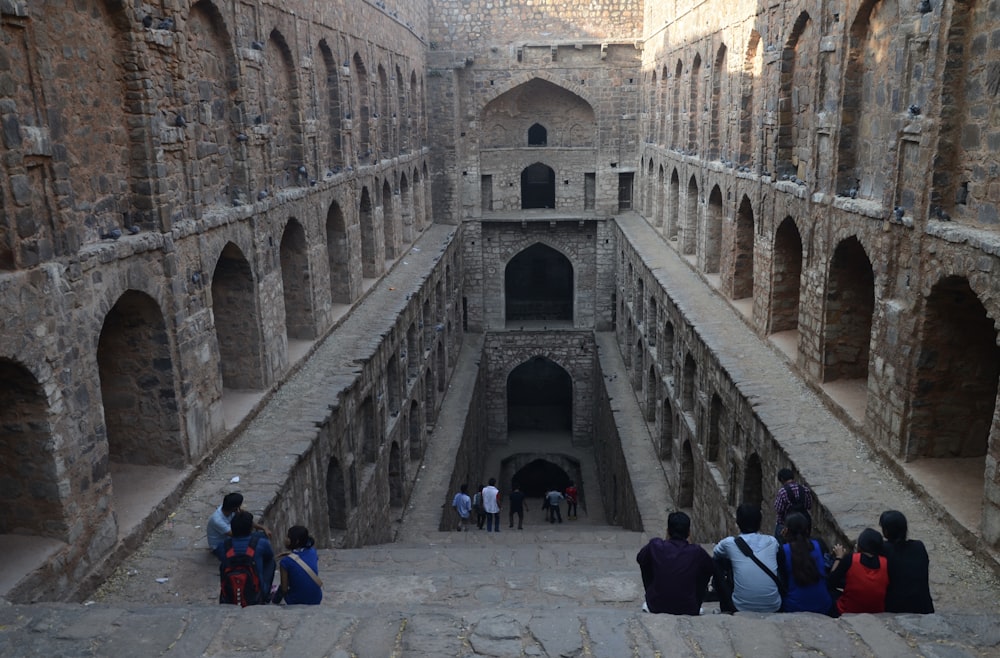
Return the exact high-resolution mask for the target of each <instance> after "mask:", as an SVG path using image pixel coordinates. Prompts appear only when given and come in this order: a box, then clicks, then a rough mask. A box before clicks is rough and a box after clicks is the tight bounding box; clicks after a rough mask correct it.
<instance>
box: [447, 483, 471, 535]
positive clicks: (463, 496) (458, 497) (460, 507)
mask: <svg viewBox="0 0 1000 658" xmlns="http://www.w3.org/2000/svg"><path fill="white" fill-rule="evenodd" d="M451 506H452V507H454V508H455V513H456V514H458V527H457V528H455V529H456V530H458V531H459V532H462V531H463V530H468V529H469V517H470V515H471V514H472V499H471V498H469V485H467V484H463V485H462V486H461V487H459V490H458V493H456V494H455V497H454V498H452V499H451Z"/></svg>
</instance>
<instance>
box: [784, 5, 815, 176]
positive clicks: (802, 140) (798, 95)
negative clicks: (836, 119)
mask: <svg viewBox="0 0 1000 658" xmlns="http://www.w3.org/2000/svg"><path fill="white" fill-rule="evenodd" d="M813 32H814V30H813V22H812V20H811V19H810V18H809V14H808V13H807V12H804V11H803V12H802V13H800V14H799V16H798V18H796V20H795V24H794V26H793V27H792V33H791V34H790V35H789V37H788V41H787V42H786V43H785V48H784V52H783V53H782V59H781V61H782V66H781V72H780V74H779V84H778V88H779V91H778V108H779V110H778V138H777V147H778V152H777V161H776V163H775V172H776V173H777V174H778V175H780V176H796V177H798V178H805V177H806V176H808V175H810V167H809V166H808V164H809V160H810V154H809V144H808V137H809V135H810V134H811V126H812V115H813V107H812V105H813V99H812V94H811V93H810V90H811V87H812V84H813V79H814V78H813V76H814V75H815V72H816V68H817V62H816V60H815V58H814V56H813V52H814V48H815V43H816V41H817V37H816V36H815V35H814V34H813Z"/></svg>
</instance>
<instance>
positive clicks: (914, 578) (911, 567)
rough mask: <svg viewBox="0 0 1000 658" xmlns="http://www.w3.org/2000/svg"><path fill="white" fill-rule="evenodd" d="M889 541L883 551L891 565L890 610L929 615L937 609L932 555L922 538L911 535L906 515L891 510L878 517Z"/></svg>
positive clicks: (889, 567)
mask: <svg viewBox="0 0 1000 658" xmlns="http://www.w3.org/2000/svg"><path fill="white" fill-rule="evenodd" d="M878 524H879V526H880V527H881V528H882V536H883V537H885V543H883V545H882V552H883V554H884V555H885V559H886V562H887V564H888V569H889V587H888V589H887V590H886V592H885V611H886V612H910V613H915V614H921V615H926V614H930V613H932V612H934V601H933V600H932V599H931V588H930V582H929V581H930V576H929V572H930V558H928V557H927V549H926V548H924V545H923V543H922V542H920V541H917V540H916V539H907V538H906V532H907V523H906V517H905V516H904V515H903V513H902V512H897V511H896V510H888V511H885V512H882V516H880V517H879V519H878Z"/></svg>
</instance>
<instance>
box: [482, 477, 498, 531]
mask: <svg viewBox="0 0 1000 658" xmlns="http://www.w3.org/2000/svg"><path fill="white" fill-rule="evenodd" d="M496 485H497V479H496V478H490V481H489V482H488V483H487V484H486V486H485V487H483V510H485V512H486V532H491V531H492V532H500V490H499V489H497V486H496Z"/></svg>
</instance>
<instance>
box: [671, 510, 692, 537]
mask: <svg viewBox="0 0 1000 658" xmlns="http://www.w3.org/2000/svg"><path fill="white" fill-rule="evenodd" d="M690 536H691V517H690V516H688V515H687V514H685V513H684V512H671V513H670V515H669V516H667V537H668V538H670V539H684V540H686V539H687V538H688V537H690Z"/></svg>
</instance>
